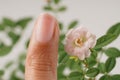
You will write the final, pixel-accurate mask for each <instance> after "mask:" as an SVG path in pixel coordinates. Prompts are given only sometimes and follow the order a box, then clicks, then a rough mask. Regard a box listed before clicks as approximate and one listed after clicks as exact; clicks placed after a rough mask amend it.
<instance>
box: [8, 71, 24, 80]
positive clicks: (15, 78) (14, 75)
mask: <svg viewBox="0 0 120 80" xmlns="http://www.w3.org/2000/svg"><path fill="white" fill-rule="evenodd" d="M16 72H17V71H16V70H14V71H13V72H12V74H11V75H10V79H9V80H23V79H21V78H19V77H18V76H16Z"/></svg>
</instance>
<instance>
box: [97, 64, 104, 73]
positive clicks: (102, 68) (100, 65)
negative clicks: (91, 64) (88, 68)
mask: <svg viewBox="0 0 120 80" xmlns="http://www.w3.org/2000/svg"><path fill="white" fill-rule="evenodd" d="M98 69H99V71H100V72H101V73H105V72H106V68H105V63H99V64H98Z"/></svg>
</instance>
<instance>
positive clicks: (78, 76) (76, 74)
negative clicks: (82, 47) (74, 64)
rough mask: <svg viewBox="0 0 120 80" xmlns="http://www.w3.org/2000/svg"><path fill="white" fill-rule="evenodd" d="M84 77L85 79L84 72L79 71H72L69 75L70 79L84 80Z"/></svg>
mask: <svg viewBox="0 0 120 80" xmlns="http://www.w3.org/2000/svg"><path fill="white" fill-rule="evenodd" d="M82 79H83V74H82V73H80V72H78V71H75V72H72V73H70V75H69V76H68V80H82Z"/></svg>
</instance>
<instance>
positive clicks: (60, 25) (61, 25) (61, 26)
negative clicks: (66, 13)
mask: <svg viewBox="0 0 120 80" xmlns="http://www.w3.org/2000/svg"><path fill="white" fill-rule="evenodd" d="M59 28H60V30H62V29H63V24H62V23H61V22H59Z"/></svg>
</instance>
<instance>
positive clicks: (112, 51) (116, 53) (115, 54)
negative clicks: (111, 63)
mask: <svg viewBox="0 0 120 80" xmlns="http://www.w3.org/2000/svg"><path fill="white" fill-rule="evenodd" d="M105 54H106V55H107V56H108V57H114V58H116V57H120V51H119V50H118V49H117V48H114V47H111V48H108V49H107V50H106V51H105Z"/></svg>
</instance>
